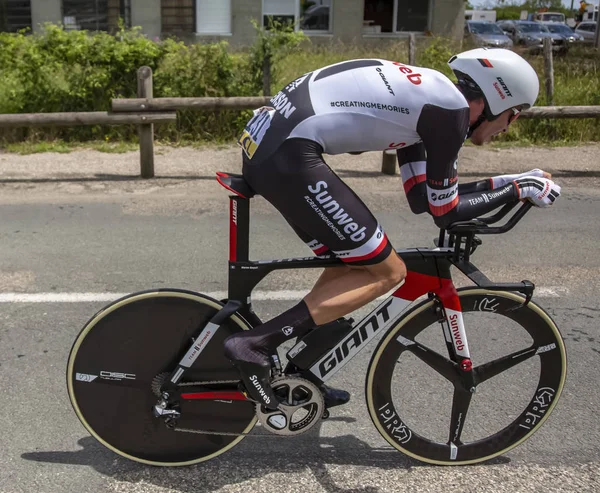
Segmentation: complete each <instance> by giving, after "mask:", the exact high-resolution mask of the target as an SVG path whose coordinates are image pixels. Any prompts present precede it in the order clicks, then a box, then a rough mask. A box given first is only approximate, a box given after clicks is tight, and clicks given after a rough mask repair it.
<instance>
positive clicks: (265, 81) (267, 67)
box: [263, 53, 271, 96]
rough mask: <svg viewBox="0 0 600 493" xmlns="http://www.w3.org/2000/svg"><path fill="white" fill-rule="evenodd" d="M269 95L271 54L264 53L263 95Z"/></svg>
mask: <svg viewBox="0 0 600 493" xmlns="http://www.w3.org/2000/svg"><path fill="white" fill-rule="evenodd" d="M270 95H271V54H270V53H266V54H265V58H264V59H263V96H270Z"/></svg>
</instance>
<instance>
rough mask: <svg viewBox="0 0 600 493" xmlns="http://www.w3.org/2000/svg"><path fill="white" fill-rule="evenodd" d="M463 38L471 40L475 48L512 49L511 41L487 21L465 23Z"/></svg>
mask: <svg viewBox="0 0 600 493" xmlns="http://www.w3.org/2000/svg"><path fill="white" fill-rule="evenodd" d="M465 38H469V39H471V40H472V41H473V42H474V43H475V44H476V45H477V46H487V47H494V48H512V46H513V42H512V40H511V39H510V38H509V37H508V36H507V35H506V34H505V33H504V31H503V30H502V29H500V28H499V27H498V26H497V25H496V24H494V23H493V22H489V21H467V22H466V23H465Z"/></svg>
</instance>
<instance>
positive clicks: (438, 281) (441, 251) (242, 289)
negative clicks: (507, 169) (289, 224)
mask: <svg viewBox="0 0 600 493" xmlns="http://www.w3.org/2000/svg"><path fill="white" fill-rule="evenodd" d="M229 199H230V220H229V238H230V243H229V279H228V299H227V303H226V304H225V306H224V307H223V308H222V309H221V310H220V311H219V312H217V314H216V315H215V316H214V317H213V319H212V320H211V321H210V322H209V323H208V324H207V326H205V327H202V328H200V329H199V333H198V335H197V337H196V341H198V340H200V341H201V342H200V343H193V344H192V345H191V347H190V348H189V350H188V352H187V353H186V355H185V356H184V357H183V359H182V360H181V362H180V364H179V365H178V367H177V369H176V370H174V371H173V373H172V375H171V379H170V383H169V384H168V385H167V387H165V389H167V388H171V389H172V388H174V386H176V384H177V382H179V381H180V380H181V378H182V376H183V374H184V373H185V371H186V370H187V368H189V367H190V366H191V365H192V363H193V361H194V359H195V358H197V357H198V354H199V353H200V352H201V351H202V349H203V348H204V347H205V346H203V345H202V341H203V340H205V339H206V338H207V337H208V335H211V334H213V333H214V331H215V330H216V329H217V328H218V326H219V324H220V323H222V322H223V321H224V320H225V319H226V318H228V317H230V316H231V315H233V314H234V313H235V314H238V315H240V316H241V317H243V318H244V319H245V320H246V321H247V322H248V323H249V325H250V326H252V327H255V326H257V325H260V324H261V323H262V321H261V320H260V318H259V317H258V316H257V315H256V314H255V313H254V310H253V308H252V299H251V294H252V291H253V290H254V288H255V287H256V286H257V285H258V283H260V281H261V280H262V279H264V278H265V277H266V276H267V275H268V274H269V273H271V272H273V271H275V270H281V269H311V268H326V267H334V266H342V265H344V264H343V262H342V261H341V260H340V259H338V258H336V257H335V256H334V255H324V256H317V257H314V256H313V257H300V258H284V259H279V260H259V261H253V260H250V259H249V238H250V199H247V198H245V197H241V196H237V195H231V196H230V197H229ZM512 207H514V205H511V206H510V207H506V206H505V208H503V209H502V210H501V211H500V212H499V213H498V214H496V215H495V216H492V217H491V218H487V219H483V220H481V221H480V220H477V221H476V222H467V223H460V224H456V225H455V226H453V227H452V228H451V229H449V230H448V231H447V232H446V231H441V232H440V240H439V243H440V246H438V248H435V249H430V248H413V249H407V250H397V251H396V253H397V254H398V255H399V256H400V257H401V258H402V260H403V261H404V263H405V264H406V268H407V276H406V279H405V282H404V283H403V284H402V285H401V286H400V287H399V288H398V289H397V290H396V291H395V292H394V293H393V294H392V297H391V301H390V302H389V303H387V304H386V305H384V304H382V305H380V307H378V308H376V309H375V311H374V312H372V313H371V314H369V315H367V317H365V318H364V319H363V320H361V321H359V322H358V323H357V324H356V325H355V326H354V327H353V329H352V332H350V333H348V334H345V335H343V336H342V339H340V341H338V343H337V344H336V346H335V347H334V348H333V349H332V350H331V351H330V352H329V353H328V354H326V355H325V356H324V357H323V358H322V359H321V360H320V361H319V362H317V363H316V364H315V365H314V367H312V368H310V369H309V370H310V371H311V372H312V374H313V376H314V378H315V379H317V380H319V381H324V380H325V379H327V378H329V377H330V376H331V375H332V374H333V370H334V369H335V371H338V370H339V369H340V368H341V367H342V366H344V365H345V364H346V363H347V362H348V361H349V360H350V359H352V358H353V357H354V356H355V355H356V354H357V353H358V351H360V350H361V349H362V348H363V347H365V346H366V345H367V344H368V342H370V341H371V340H372V338H373V337H374V333H375V332H376V331H378V330H380V329H382V328H384V327H386V326H388V324H389V323H392V322H393V321H394V317H395V318H397V317H398V316H400V314H401V313H403V312H404V310H405V308H406V307H407V306H408V305H409V304H410V303H412V302H413V301H415V300H416V299H417V298H419V297H421V296H422V295H426V294H429V296H430V297H434V298H436V310H437V312H438V313H439V321H440V323H442V325H444V327H445V329H444V331H445V335H446V343H447V348H448V354H449V357H450V359H451V360H452V361H453V363H455V364H456V365H459V366H460V368H461V369H462V370H464V371H463V372H461V373H463V374H464V375H462V376H461V383H462V386H463V388H471V387H472V386H474V382H473V380H472V379H473V377H472V374H471V372H470V370H471V363H470V353H469V351H468V346H467V342H466V334H465V331H464V325H463V322H462V310H461V306H460V299H459V297H458V293H457V291H456V288H455V287H454V284H453V282H452V277H451V272H450V268H451V267H452V266H453V265H454V266H456V267H457V268H458V269H459V270H460V271H461V272H463V273H464V274H465V275H466V276H468V277H469V278H470V279H471V280H472V281H473V282H474V283H475V284H476V285H477V286H479V287H482V288H485V289H489V290H494V291H513V292H515V291H516V292H520V293H523V294H525V295H526V300H525V302H524V303H527V302H528V301H529V299H531V296H532V295H533V290H534V285H533V284H532V283H531V282H529V281H522V282H520V283H493V282H492V281H490V280H489V279H488V278H487V277H486V276H485V275H484V274H482V273H481V272H480V271H479V270H478V269H477V267H475V265H473V264H472V263H471V262H470V260H469V258H470V254H471V253H472V252H473V251H474V250H475V248H476V247H477V246H478V245H479V244H480V243H481V242H480V241H479V240H478V239H477V237H476V236H475V233H483V234H486V233H491V232H494V233H501V232H504V231H507V230H508V229H511V228H512V227H513V226H514V224H516V222H518V221H519V220H520V219H521V218H522V217H523V215H524V214H525V213H526V212H527V210H528V207H522V208H521V209H520V210H519V211H518V212H517V213H516V214H515V215H514V216H513V218H511V221H509V223H507V225H505V226H503V227H501V228H489V229H488V228H487V226H486V224H489V223H491V222H492V220H494V222H495V221H497V220H498V219H500V218H502V217H504V216H505V215H506V214H507V213H508V212H509V211H510V209H512ZM446 237H447V238H446ZM394 303H395V304H396V305H397V306H395V308H394V309H391V308H390V307H391V306H393V304H394ZM378 317H379V318H380V319H381V320H379V319H378ZM425 357H426V358H433V360H431V359H430V363H433V364H434V365H435V364H437V365H438V367H439V361H434V360H435V359H436V358H438V359H439V355H436V354H434V353H430V354H429V355H426V356H425ZM307 370H308V369H307ZM210 395H213V394H212V393H211V394H210ZM194 398H203V397H202V396H201V395H200V394H195V397H194Z"/></svg>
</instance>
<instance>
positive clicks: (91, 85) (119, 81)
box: [0, 24, 600, 144]
mask: <svg viewBox="0 0 600 493" xmlns="http://www.w3.org/2000/svg"><path fill="white" fill-rule="evenodd" d="M256 29H257V36H256V42H255V43H254V45H253V46H251V47H248V48H247V49H245V50H241V51H237V52H234V51H232V50H231V49H230V47H229V46H228V45H227V43H224V42H222V43H215V44H193V45H186V44H184V43H182V42H179V41H177V40H174V39H166V40H162V41H151V40H149V39H147V38H146V37H145V36H143V35H142V34H141V32H140V31H139V30H138V29H123V28H121V29H120V30H119V31H118V32H117V33H116V34H115V35H109V34H105V33H94V34H92V33H88V32H85V31H65V30H64V29H62V28H61V27H60V26H56V25H50V24H48V25H46V26H45V29H44V31H43V32H42V33H40V34H34V35H31V34H27V33H17V34H11V33H0V88H1V90H0V113H45V112H59V111H107V110H109V109H110V102H111V99H113V98H130V97H135V96H136V92H137V82H136V79H137V76H136V74H137V70H138V68H139V67H141V66H144V65H147V66H149V67H150V68H152V70H153V74H154V78H153V84H154V96H155V97H192V96H195V97H203V96H221V97H228V96H257V95H260V94H262V92H263V80H262V74H263V64H264V61H265V59H267V58H268V59H270V60H271V62H272V68H271V89H272V90H271V93H276V92H277V91H278V90H279V88H280V87H282V86H283V85H285V84H286V83H287V82H289V81H291V80H293V79H295V78H297V77H298V76H300V75H302V74H304V73H306V72H309V71H311V70H315V69H317V68H320V67H322V66H325V65H328V64H331V63H337V62H340V61H343V60H348V59H355V58H369V57H377V58H386V59H390V60H397V61H402V62H408V50H407V42H406V40H394V41H391V42H388V43H386V44H379V45H362V46H352V45H344V44H341V43H339V42H332V43H329V44H326V45H319V44H314V45H313V44H311V43H309V42H308V40H307V39H306V38H305V37H304V36H303V35H302V34H299V33H296V32H294V31H293V30H292V29H290V28H289V26H287V27H286V26H271V29H270V30H265V29H264V28H259V27H258V26H256ZM460 49H461V48H460V46H459V45H458V44H457V43H452V42H448V40H445V39H442V38H436V37H434V38H422V39H420V40H419V42H418V45H417V65H421V66H425V67H430V68H433V69H436V70H439V71H441V72H443V73H444V74H446V75H448V76H449V77H451V78H452V74H451V71H450V70H449V68H448V66H447V61H448V59H449V58H450V56H451V55H452V54H453V53H455V52H457V51H460ZM463 49H465V48H464V47H463ZM527 58H528V59H529V61H530V62H531V63H532V65H533V66H534V68H535V69H536V71H537V72H538V74H540V87H541V91H540V98H539V100H538V104H540V105H544V104H546V101H545V93H544V84H543V73H544V70H543V59H542V57H540V56H527ZM599 67H600V53H599V52H598V51H597V50H593V49H591V48H589V47H576V48H574V49H572V50H571V51H570V52H569V53H568V54H567V55H566V56H563V57H556V58H555V61H554V68H555V98H554V103H555V104H557V105H600V92H599V91H598V88H599V87H600V72H599ZM178 116H179V118H178V121H177V123H173V124H168V125H164V124H161V125H156V127H155V132H156V136H157V139H158V140H160V141H163V142H167V143H180V142H185V143H190V142H197V141H211V142H222V141H230V140H231V139H233V138H235V137H236V136H237V135H238V134H239V132H240V131H241V129H242V128H243V125H244V123H245V122H246V121H247V119H248V116H249V112H247V111H244V112H240V111H214V112H194V111H182V112H180V113H179V115H178ZM55 138H59V139H62V140H65V141H87V140H98V139H100V140H103V141H109V142H110V141H134V140H135V139H137V133H136V128H135V126H126V125H119V126H112V127H86V126H81V127H61V128H44V129H34V128H19V129H11V130H6V129H3V135H2V138H1V140H2V142H3V143H5V144H6V143H9V142H16V141H21V140H26V139H29V140H36V139H55ZM501 139H503V140H506V141H521V142H532V143H541V142H562V141H571V142H581V141H590V140H600V120H598V119H579V120H525V119H521V120H519V121H518V122H517V124H515V125H514V130H511V132H509V133H508V134H505V135H503V136H502V137H501Z"/></svg>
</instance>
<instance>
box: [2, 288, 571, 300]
mask: <svg viewBox="0 0 600 493" xmlns="http://www.w3.org/2000/svg"><path fill="white" fill-rule="evenodd" d="M307 293H308V290H298V291H293V290H287V291H255V292H254V293H253V294H252V300H253V301H294V300H300V299H302V298H303V297H304V296H306V294H307ZM128 294H129V293H0V303H94V302H109V301H114V300H117V299H119V298H122V297H123V296H127V295H128ZM204 294H205V295H207V296H209V297H211V298H215V299H217V300H221V299H224V298H226V297H227V292H226V291H212V292H208V293H204ZM568 294H569V290H568V289H567V288H565V287H564V286H546V287H538V288H536V289H535V294H534V298H558V297H561V296H567V295H568ZM383 298H384V297H382V299H383Z"/></svg>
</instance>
